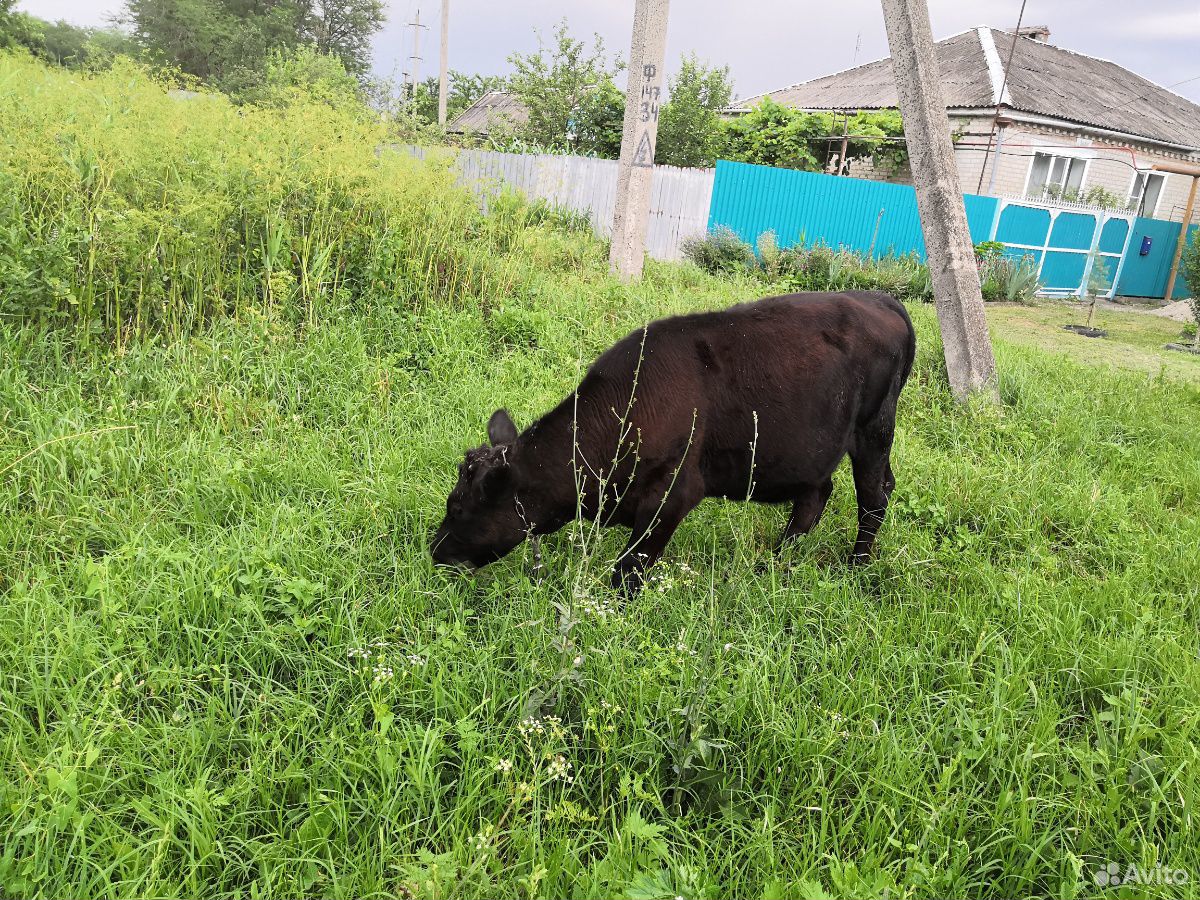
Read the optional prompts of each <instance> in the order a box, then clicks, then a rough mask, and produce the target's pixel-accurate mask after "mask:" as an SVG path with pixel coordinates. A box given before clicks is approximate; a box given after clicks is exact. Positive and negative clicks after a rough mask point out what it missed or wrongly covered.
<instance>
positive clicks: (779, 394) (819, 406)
mask: <svg viewBox="0 0 1200 900" xmlns="http://www.w3.org/2000/svg"><path fill="white" fill-rule="evenodd" d="M915 351H916V337H915V335H914V333H913V327H912V322H911V321H910V320H909V318H908V314H907V312H906V311H905V309H904V307H903V306H902V305H901V304H900V302H899V301H898V300H896V298H895V297H892V296H890V295H888V294H882V293H874V292H866V291H851V292H847V293H836V294H835V293H808V294H790V295H787V296H783V297H769V298H767V299H765V300H759V301H757V302H755V303H743V304H740V305H738V306H734V307H731V308H730V309H726V310H723V311H721V312H707V313H696V314H693V315H684V316H674V317H672V318H668V319H660V320H659V321H656V322H651V323H650V324H649V325H648V326H646V327H645V328H642V329H639V330H638V331H635V332H633V333H632V334H630V335H628V336H627V337H625V338H623V339H622V340H620V341H618V342H617V343H616V344H614V345H613V346H612V347H610V348H609V349H608V350H607V351H605V352H604V353H603V354H601V356H600V358H599V359H597V360H596V362H595V363H594V364H593V365H592V367H591V368H590V369H589V370H588V372H587V374H586V375H585V376H584V378H583V381H582V382H581V383H580V385H579V387H578V388H576V390H575V391H574V392H573V393H572V394H570V396H568V397H567V398H566V399H565V400H563V401H562V402H561V403H560V404H559V405H558V406H556V407H555V408H554V409H552V410H551V411H550V412H548V413H546V415H544V416H542V417H541V418H540V419H538V420H537V421H536V422H534V423H533V424H532V425H530V426H529V428H527V429H526V430H525V431H524V432H522V433H520V434H518V433H517V429H516V426H515V425H514V424H513V421H512V419H511V418H510V417H509V414H508V412H507V411H505V410H503V409H500V410H497V411H496V412H495V413H494V414H493V415H492V417H491V419H490V421H489V422H488V427H487V431H488V439H489V440H490V442H491V444H490V446H488V445H485V446H482V447H479V448H477V449H475V450H470V451H468V452H467V454H466V459H465V460H464V461H463V462H462V463H461V464H460V465H459V475H458V483H457V484H456V485H455V486H454V490H452V491H451V492H450V496H449V498H448V499H447V501H446V518H445V519H444V520H443V522H442V524H441V526H440V527H439V528H438V530H437V534H436V535H435V536H434V538H433V545H432V551H433V558H434V560H435V561H436V562H438V563H441V564H446V565H459V566H484V565H487V564H488V563H490V562H494V561H495V560H497V559H499V558H500V557H502V556H504V555H505V554H506V553H508V552H509V551H510V550H512V549H513V548H514V547H516V546H517V545H518V544H520V543H521V541H522V540H524V539H525V538H526V537H527V536H532V535H542V534H548V533H550V532H553V531H557V530H558V529H559V528H561V527H562V526H563V525H565V524H567V523H568V522H570V521H571V520H573V519H575V518H576V517H577V516H583V517H585V518H588V519H593V520H595V519H599V520H600V522H601V523H602V524H606V525H623V526H625V527H627V528H630V529H631V530H632V533H631V535H630V537H629V544H628V546H627V547H626V548H625V551H624V552H623V553H622V554H621V556H620V557H619V559H618V560H617V563H616V565H615V567H614V570H613V584H614V586H616V587H624V588H625V589H626V590H628V591H630V592H635V591H637V590H638V588H639V587H640V586H641V582H642V576H643V573H644V571H645V570H646V568H647V567H649V566H650V565H652V564H653V563H654V562H655V561H656V560H657V559H658V558H659V557H660V556H661V555H662V552H663V550H664V548H665V547H666V545H667V542H668V541H669V540H670V538H671V535H672V534H673V533H674V531H675V529H676V527H678V525H679V523H680V522H681V521H683V517H684V516H686V515H687V514H688V512H690V511H691V510H692V508H693V507H695V506H696V505H697V504H698V503H699V502H700V501H701V500H703V499H704V498H705V497H728V498H732V499H736V500H756V501H759V502H762V503H783V502H787V501H791V503H792V514H791V518H790V519H789V520H788V523H787V528H786V529H785V530H784V533H783V541H785V542H786V541H788V540H790V539H792V538H794V537H796V536H797V535H801V534H805V533H807V532H808V531H809V530H811V529H812V527H813V526H814V525H816V523H817V521H818V520H819V519H820V517H821V513H822V512H823V511H824V509H825V504H826V501H828V499H829V493H830V491H831V490H832V488H833V481H832V475H833V472H834V470H835V469H836V468H837V466H838V463H840V462H841V460H842V457H843V456H845V455H846V454H847V453H849V454H850V460H851V462H852V463H853V468H854V488H855V492H856V493H857V496H858V538H857V540H856V541H855V543H854V549H853V552H852V554H851V562H852V563H853V562H858V561H862V560H865V559H866V558H868V556H869V555H870V552H871V545H872V544H873V542H874V540H875V533H876V531H878V529H879V526H880V524H881V523H882V521H883V516H884V512H885V510H886V509H887V503H888V497H889V495H890V494H891V492H892V488H893V486H894V485H895V479H894V478H893V477H892V467H891V463H890V455H891V447H892V435H893V433H894V431H895V425H896V401H897V398H898V397H899V395H900V390H901V388H903V387H904V383H905V381H906V380H907V379H908V374H909V372H910V370H911V369H912V364H913V355H914V353H915Z"/></svg>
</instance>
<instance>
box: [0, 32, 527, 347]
mask: <svg viewBox="0 0 1200 900" xmlns="http://www.w3.org/2000/svg"><path fill="white" fill-rule="evenodd" d="M171 88H172V85H171V84H170V83H169V82H166V81H164V80H163V79H162V77H161V76H156V75H154V74H152V73H151V72H149V71H147V70H144V69H141V68H138V67H137V66H135V65H133V64H132V63H126V64H121V65H118V66H116V67H115V68H113V69H111V70H109V71H105V72H102V73H98V74H92V75H84V74H79V73H73V74H72V75H71V76H70V77H68V76H66V75H65V74H64V73H63V72H62V71H56V70H54V69H51V68H48V67H46V66H44V65H42V64H40V63H37V62H35V61H33V60H31V59H29V58H27V57H19V56H13V55H0V133H3V134H4V136H5V140H4V141H3V142H2V143H0V279H2V284H3V288H2V289H3V307H2V308H0V313H2V314H3V316H4V317H5V318H6V319H7V320H8V321H14V320H17V321H29V320H40V321H45V322H51V323H65V324H69V325H71V326H73V327H74V328H75V329H76V330H77V331H79V332H80V333H82V334H84V335H103V336H104V337H105V338H106V339H109V340H115V341H116V342H117V343H121V342H123V341H124V340H125V339H127V338H128V337H130V336H136V335H142V334H147V333H152V332H153V333H159V334H165V335H167V336H169V337H178V336H180V335H183V334H187V333H189V332H190V331H192V330H194V329H195V328H197V327H200V326H202V325H203V324H205V323H206V322H209V321H212V320H213V319H214V318H218V317H223V316H237V317H243V316H245V315H247V314H252V313H257V314H262V313H267V314H272V315H275V314H278V315H281V316H283V317H285V318H287V319H288V320H290V321H295V322H303V323H309V324H311V323H312V322H313V321H315V320H316V319H318V318H320V317H322V316H333V315H337V314H341V313H342V312H344V311H346V310H348V309H352V308H354V307H356V306H357V307H361V306H362V305H364V304H371V303H374V302H380V301H383V302H387V303H396V304H399V305H404V306H407V307H409V308H413V309H416V308H419V307H421V306H422V305H424V304H428V303H431V302H436V301H447V302H461V301H464V300H469V299H486V298H491V297H495V296H502V295H503V294H505V293H506V292H507V291H508V290H509V289H510V288H511V285H512V283H513V282H514V281H515V280H516V279H518V278H520V277H521V273H520V271H519V270H517V269H516V268H515V267H514V266H513V265H512V263H511V261H510V260H509V259H507V258H505V257H502V256H501V257H496V256H494V255H493V254H494V251H504V250H507V249H509V247H510V245H511V244H512V242H513V241H518V240H521V239H522V235H521V234H520V231H521V229H522V228H523V227H524V225H526V224H528V222H527V221H526V220H525V218H523V216H527V210H525V209H524V207H522V206H521V205H519V204H513V203H511V202H510V203H508V204H507V206H506V207H505V210H506V211H507V213H508V214H507V215H505V214H503V213H504V210H502V214H501V215H497V216H493V217H491V218H490V219H487V220H484V219H483V218H482V217H481V216H480V214H479V212H478V210H477V209H476V205H475V204H474V202H473V201H472V200H471V198H470V197H469V196H468V195H467V194H465V193H464V192H462V191H457V190H454V189H452V187H451V185H452V181H453V178H452V174H451V172H450V171H449V169H448V168H446V167H444V166H443V167H442V168H441V169H434V168H429V167H423V166H420V165H419V164H418V163H416V162H415V161H413V160H411V159H410V158H408V157H407V156H406V155H405V154H402V153H395V152H388V151H385V152H380V151H379V149H378V148H379V147H381V145H383V144H384V142H385V141H386V137H387V134H386V129H385V126H384V124H383V123H381V122H380V121H378V120H377V119H375V118H373V117H372V116H371V115H370V114H369V113H368V112H367V111H366V110H365V109H362V108H359V107H356V106H352V105H351V106H332V105H330V104H328V103H325V102H321V101H320V100H317V99H307V98H305V97H304V96H303V95H300V94H297V95H296V96H295V98H294V100H293V101H292V102H291V103H289V104H284V105H281V106H273V107H270V108H266V107H256V106H235V105H234V104H233V103H231V102H230V101H229V100H228V99H227V98H225V97H223V96H222V95H220V94H217V93H201V94H195V93H181V92H178V91H173V90H172V89H171ZM418 168H420V170H421V174H420V177H415V175H414V173H415V171H416V170H417V169H418ZM467 245H469V246H470V248H471V252H470V253H467V252H465V251H464V247H465V246H467Z"/></svg>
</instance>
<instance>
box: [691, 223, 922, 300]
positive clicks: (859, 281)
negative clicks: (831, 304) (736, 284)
mask: <svg viewBox="0 0 1200 900" xmlns="http://www.w3.org/2000/svg"><path fill="white" fill-rule="evenodd" d="M757 246H758V254H757V255H756V254H755V252H754V250H752V249H751V248H750V245H749V244H747V243H746V242H745V241H743V240H742V239H741V238H739V237H738V236H737V235H736V234H735V233H734V232H733V231H731V230H730V229H728V228H720V229H717V230H716V231H714V232H712V233H710V234H708V235H706V236H705V237H703V238H696V239H694V240H690V241H686V242H685V243H684V248H683V252H684V256H685V257H686V258H687V259H690V260H691V261H692V262H694V263H696V264H697V265H698V266H700V267H701V268H702V269H704V270H705V271H706V272H710V273H714V274H738V273H744V272H745V273H750V274H755V275H757V276H759V277H760V278H761V279H763V280H764V281H768V282H772V283H775V282H779V281H782V282H784V284H786V286H787V287H788V289H790V290H793V291H885V292H886V293H889V294H894V295H896V296H897V297H901V298H903V299H906V300H914V301H921V302H924V301H928V300H932V299H933V284H932V281H931V280H930V277H929V267H928V266H926V265H925V264H924V263H922V262H921V261H920V260H919V259H917V257H916V256H915V255H907V256H895V255H890V254H889V255H887V256H882V257H879V258H878V259H868V258H867V257H866V256H864V255H861V254H858V253H852V252H851V251H849V250H833V249H831V248H829V247H827V246H825V245H824V244H816V245H814V246H812V247H806V246H804V244H803V243H798V244H795V245H794V246H791V247H788V248H786V249H780V248H779V244H778V242H777V240H776V238H775V234H774V232H771V231H768V232H765V233H764V234H762V235H760V236H759V239H758V242H757Z"/></svg>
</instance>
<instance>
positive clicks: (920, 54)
mask: <svg viewBox="0 0 1200 900" xmlns="http://www.w3.org/2000/svg"><path fill="white" fill-rule="evenodd" d="M882 4H883V18H884V24H885V25H886V26H887V35H888V46H889V48H890V49H891V51H892V74H893V76H894V77H895V79H896V93H897V94H898V96H899V98H900V115H901V117H902V118H903V119H904V137H905V139H906V141H907V144H908V157H909V161H910V163H911V165H912V175H913V186H914V187H915V188H916V191H917V209H918V211H919V212H920V215H921V230H922V231H923V232H924V235H925V252H926V255H927V262H928V264H929V274H930V276H931V277H932V280H933V297H934V303H935V305H936V307H937V317H938V326H939V327H940V329H941V332H942V343H943V345H944V346H945V353H946V371H947V374H948V375H949V379H950V390H951V391H952V392H953V393H954V396H955V397H956V398H958V399H959V400H966V399H967V398H968V397H969V396H971V395H973V394H983V395H985V396H989V397H992V398H995V397H996V396H997V395H996V360H995V357H994V356H993V355H992V343H991V339H990V338H989V337H988V330H987V319H986V317H985V316H984V312H983V294H982V293H981V292H980V289H979V269H978V268H977V266H976V264H975V249H974V246H973V245H972V244H971V232H970V230H969V229H968V228H967V211H966V207H965V206H964V205H963V195H962V191H961V190H960V188H959V183H958V167H957V165H956V164H955V160H954V145H953V143H952V142H951V140H950V119H949V117H948V116H947V115H946V104H945V101H944V99H943V96H942V85H941V75H940V73H939V72H938V65H937V57H935V56H934V52H933V35H932V34H931V32H930V26H929V7H928V4H927V3H926V0H882Z"/></svg>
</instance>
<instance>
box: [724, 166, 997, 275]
mask: <svg viewBox="0 0 1200 900" xmlns="http://www.w3.org/2000/svg"><path fill="white" fill-rule="evenodd" d="M997 204H998V201H997V200H996V199H995V198H993V197H980V196H977V195H975V194H968V195H966V209H967V225H968V226H969V228H970V230H971V239H972V240H973V241H975V242H979V241H986V240H987V239H988V235H989V234H990V232H991V228H992V219H993V218H994V216H995V213H996V207H997ZM876 223H878V233H876ZM708 227H709V230H710V231H711V230H713V229H715V228H720V227H726V228H730V229H732V230H733V231H734V232H735V233H736V234H737V235H738V237H740V238H741V239H742V240H744V241H746V242H747V243H749V244H750V245H752V246H753V245H754V244H755V243H756V242H757V241H758V238H759V237H760V236H761V235H762V234H764V233H766V232H768V231H774V232H775V238H776V240H777V241H778V242H779V245H780V246H781V247H788V246H791V245H793V244H796V243H800V242H803V243H804V244H806V245H810V246H811V245H813V244H825V245H826V246H829V247H833V248H835V249H842V248H844V249H847V250H852V251H854V252H856V253H866V252H868V251H869V250H871V248H872V240H873V242H874V251H873V252H874V255H875V256H883V255H885V254H887V253H896V254H906V253H916V254H917V255H918V256H920V257H921V258H922V259H923V258H924V257H925V238H924V236H923V235H922V233H921V220H920V216H919V215H918V213H917V197H916V193H915V192H914V191H913V189H912V188H911V187H909V186H908V185H903V184H885V183H882V182H878V181H866V180H864V179H861V178H846V177H837V176H834V175H822V174H820V173H817V172H800V171H797V170H795V169H776V168H772V167H770V166H756V165H751V164H750V163H738V162H727V161H725V160H719V161H718V162H717V172H716V178H715V180H714V182H713V194H712V205H711V206H710V207H709V214H708Z"/></svg>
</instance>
